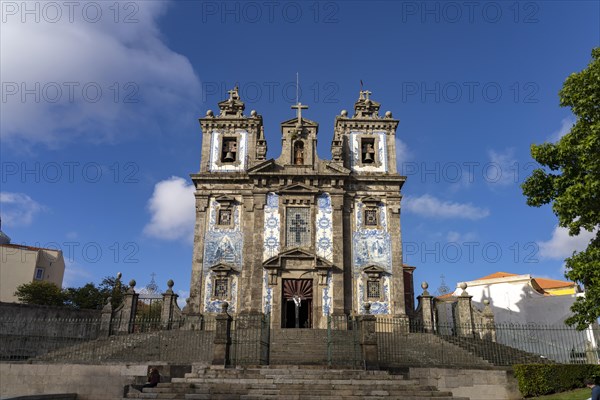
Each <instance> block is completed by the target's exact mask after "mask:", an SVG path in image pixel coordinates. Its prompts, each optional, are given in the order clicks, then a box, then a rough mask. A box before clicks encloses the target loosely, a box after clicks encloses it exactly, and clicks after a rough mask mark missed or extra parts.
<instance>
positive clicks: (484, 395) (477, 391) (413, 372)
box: [409, 368, 523, 400]
mask: <svg viewBox="0 0 600 400" xmlns="http://www.w3.org/2000/svg"><path fill="white" fill-rule="evenodd" d="M409 377H410V379H417V380H419V384H421V385H431V386H435V387H437V388H438V389H439V390H441V391H450V392H452V394H453V395H454V396H456V397H468V398H470V399H471V400H517V399H522V398H523V396H521V393H520V392H519V387H518V382H517V379H516V378H515V377H514V375H513V372H512V370H509V369H490V370H484V369H459V368H410V369H409Z"/></svg>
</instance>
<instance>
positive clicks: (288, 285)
mask: <svg viewBox="0 0 600 400" xmlns="http://www.w3.org/2000/svg"><path fill="white" fill-rule="evenodd" d="M282 297H283V298H282V302H281V327H282V328H312V300H313V281H312V279H284V280H283V296H282Z"/></svg>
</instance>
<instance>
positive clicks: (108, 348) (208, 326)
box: [0, 319, 215, 363]
mask: <svg viewBox="0 0 600 400" xmlns="http://www.w3.org/2000/svg"><path fill="white" fill-rule="evenodd" d="M136 324H137V325H136V326H138V328H139V329H138V331H137V333H131V334H123V335H111V336H107V337H100V321H99V320H81V319H72V320H63V319H56V320H47V319H44V320H29V321H23V320H0V361H11V362H14V361H24V360H30V361H44V362H76V363H97V362H109V361H119V362H146V361H165V362H178V363H193V362H206V361H210V360H211V359H212V352H213V342H214V334H215V326H214V320H206V321H203V323H202V326H203V328H204V329H203V330H186V329H171V330H155V327H157V326H160V320H146V321H144V322H141V321H137V322H136ZM145 324H146V325H145ZM171 324H172V325H173V326H177V327H179V326H184V325H185V321H184V320H180V321H174V322H172V323H171Z"/></svg>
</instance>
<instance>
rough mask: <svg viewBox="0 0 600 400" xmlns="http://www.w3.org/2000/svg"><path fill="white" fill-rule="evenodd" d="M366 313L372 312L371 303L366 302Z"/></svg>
mask: <svg viewBox="0 0 600 400" xmlns="http://www.w3.org/2000/svg"><path fill="white" fill-rule="evenodd" d="M365 314H371V303H365Z"/></svg>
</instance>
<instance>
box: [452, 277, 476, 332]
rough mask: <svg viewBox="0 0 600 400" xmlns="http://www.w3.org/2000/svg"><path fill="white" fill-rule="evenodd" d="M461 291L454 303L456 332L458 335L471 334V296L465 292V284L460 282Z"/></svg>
mask: <svg viewBox="0 0 600 400" xmlns="http://www.w3.org/2000/svg"><path fill="white" fill-rule="evenodd" d="M459 287H460V288H461V289H462V293H461V294H460V296H458V300H457V304H456V324H457V326H456V333H457V334H458V335H459V336H473V309H472V308H471V307H472V305H471V298H473V296H469V293H467V291H466V289H467V284H466V283H465V282H462V283H461V284H460V286H459Z"/></svg>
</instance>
